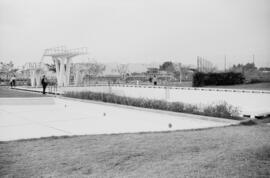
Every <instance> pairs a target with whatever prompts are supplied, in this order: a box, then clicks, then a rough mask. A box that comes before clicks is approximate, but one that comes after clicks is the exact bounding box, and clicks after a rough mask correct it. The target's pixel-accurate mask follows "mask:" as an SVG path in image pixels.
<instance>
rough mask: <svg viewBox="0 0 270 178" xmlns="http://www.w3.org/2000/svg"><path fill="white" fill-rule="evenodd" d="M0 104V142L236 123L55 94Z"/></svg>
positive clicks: (3, 99)
mask: <svg viewBox="0 0 270 178" xmlns="http://www.w3.org/2000/svg"><path fill="white" fill-rule="evenodd" d="M7 101H8V102H7ZM0 103H1V105H0V141H8V140H17V139H28V138H39V137H48V136H62V135H85V134H112V133H137V132H154V131H172V130H186V129H198V128H208V127H220V126H227V125H232V124H237V123H238V121H233V120H227V119H226V120H225V119H218V118H209V117H204V116H194V115H188V114H178V113H172V112H156V110H149V109H138V108H136V109H133V108H132V107H123V106H121V107H119V106H118V105H114V104H102V103H95V102H92V103H91V102H81V101H78V100H71V99H64V98H54V97H40V98H39V97H35V98H0Z"/></svg>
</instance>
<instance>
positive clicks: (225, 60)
mask: <svg viewBox="0 0 270 178" xmlns="http://www.w3.org/2000/svg"><path fill="white" fill-rule="evenodd" d="M226 62H227V59H226V55H225V56H224V71H225V72H226Z"/></svg>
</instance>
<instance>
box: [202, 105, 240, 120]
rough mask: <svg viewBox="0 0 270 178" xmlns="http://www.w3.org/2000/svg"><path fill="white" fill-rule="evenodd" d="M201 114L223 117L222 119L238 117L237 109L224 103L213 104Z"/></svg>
mask: <svg viewBox="0 0 270 178" xmlns="http://www.w3.org/2000/svg"><path fill="white" fill-rule="evenodd" d="M203 112H204V113H205V115H209V116H215V117H223V118H234V117H237V116H238V115H239V109H238V108H237V107H234V106H232V105H229V104H228V103H226V102H221V103H217V104H213V105H210V106H207V107H205V108H204V110H203Z"/></svg>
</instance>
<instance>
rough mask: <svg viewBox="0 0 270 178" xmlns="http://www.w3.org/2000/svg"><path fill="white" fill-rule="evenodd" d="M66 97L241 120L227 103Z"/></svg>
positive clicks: (82, 95) (111, 96) (82, 94)
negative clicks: (210, 103) (208, 103)
mask: <svg viewBox="0 0 270 178" xmlns="http://www.w3.org/2000/svg"><path fill="white" fill-rule="evenodd" d="M63 96H66V97H72V98H79V99H88V100H96V101H103V102H108V103H116V104H122V105H128V106H136V107H143V108H150V109H159V110H166V111H174V112H183V113H191V114H198V115H205V116H213V117H222V118H228V119H235V120H239V119H241V118H240V117H238V115H239V110H238V108H236V107H233V106H231V105H229V104H227V103H226V102H222V103H218V104H216V105H211V106H207V107H205V108H199V107H198V106H197V105H191V104H185V103H182V102H167V101H164V100H150V99H145V98H131V97H125V96H118V95H114V94H108V93H94V92H89V91H82V92H66V93H64V94H63Z"/></svg>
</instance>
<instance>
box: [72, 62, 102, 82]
mask: <svg viewBox="0 0 270 178" xmlns="http://www.w3.org/2000/svg"><path fill="white" fill-rule="evenodd" d="M105 69H106V68H105V65H103V64H99V63H97V62H93V63H81V64H76V65H74V66H73V67H72V73H73V74H74V75H75V84H76V85H78V84H80V83H82V80H83V78H84V77H86V76H88V78H89V79H90V77H97V76H99V75H101V74H102V73H103V72H104V70H105Z"/></svg>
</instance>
